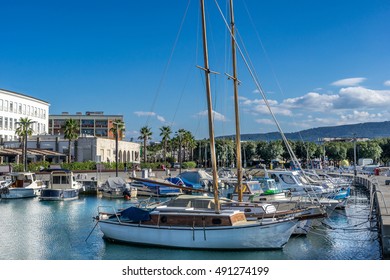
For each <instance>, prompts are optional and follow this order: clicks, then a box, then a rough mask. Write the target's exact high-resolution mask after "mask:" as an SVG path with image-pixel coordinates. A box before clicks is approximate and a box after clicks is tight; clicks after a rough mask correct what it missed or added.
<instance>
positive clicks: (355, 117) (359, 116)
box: [340, 110, 383, 124]
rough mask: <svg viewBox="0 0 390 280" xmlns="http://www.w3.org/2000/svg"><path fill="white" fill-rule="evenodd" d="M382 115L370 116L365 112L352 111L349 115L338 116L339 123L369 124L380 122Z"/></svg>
mask: <svg viewBox="0 0 390 280" xmlns="http://www.w3.org/2000/svg"><path fill="white" fill-rule="evenodd" d="M382 118H383V115H382V114H381V113H376V114H371V113H369V112H367V111H357V110H354V111H353V112H352V113H351V114H343V115H340V121H341V122H342V123H343V124H344V123H350V122H351V121H352V122H354V123H355V122H369V121H382V120H383V119H382Z"/></svg>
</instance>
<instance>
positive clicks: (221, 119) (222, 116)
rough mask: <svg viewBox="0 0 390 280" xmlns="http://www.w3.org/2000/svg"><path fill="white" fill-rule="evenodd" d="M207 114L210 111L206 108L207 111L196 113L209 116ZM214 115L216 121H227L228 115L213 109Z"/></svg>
mask: <svg viewBox="0 0 390 280" xmlns="http://www.w3.org/2000/svg"><path fill="white" fill-rule="evenodd" d="M207 114H208V112H207V110H205V111H202V112H199V113H198V114H196V115H198V116H201V117H207ZM213 117H214V120H215V121H221V122H226V121H227V119H226V117H225V116H224V115H222V114H220V113H218V112H216V111H213Z"/></svg>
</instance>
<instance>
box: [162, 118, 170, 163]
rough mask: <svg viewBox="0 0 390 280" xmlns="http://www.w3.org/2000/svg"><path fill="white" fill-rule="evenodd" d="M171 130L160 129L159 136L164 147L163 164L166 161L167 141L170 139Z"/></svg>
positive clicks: (166, 127)
mask: <svg viewBox="0 0 390 280" xmlns="http://www.w3.org/2000/svg"><path fill="white" fill-rule="evenodd" d="M171 134H172V130H171V127H170V126H163V127H160V136H161V137H162V142H163V145H164V162H166V161H167V145H168V141H169V139H171Z"/></svg>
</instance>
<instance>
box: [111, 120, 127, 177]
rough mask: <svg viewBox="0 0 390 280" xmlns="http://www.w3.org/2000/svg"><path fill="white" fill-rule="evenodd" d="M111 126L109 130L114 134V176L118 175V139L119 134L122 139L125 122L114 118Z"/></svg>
mask: <svg viewBox="0 0 390 280" xmlns="http://www.w3.org/2000/svg"><path fill="white" fill-rule="evenodd" d="M113 125H114V126H113V127H111V129H110V131H111V132H112V133H113V134H114V135H115V173H116V177H118V139H119V134H120V138H121V139H122V136H123V132H124V131H125V123H124V122H123V121H122V120H119V119H117V120H114V122H113Z"/></svg>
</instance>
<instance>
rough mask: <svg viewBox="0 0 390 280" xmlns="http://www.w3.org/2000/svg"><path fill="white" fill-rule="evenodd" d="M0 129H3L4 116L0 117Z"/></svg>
mask: <svg viewBox="0 0 390 280" xmlns="http://www.w3.org/2000/svg"><path fill="white" fill-rule="evenodd" d="M0 129H3V117H0Z"/></svg>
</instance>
